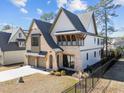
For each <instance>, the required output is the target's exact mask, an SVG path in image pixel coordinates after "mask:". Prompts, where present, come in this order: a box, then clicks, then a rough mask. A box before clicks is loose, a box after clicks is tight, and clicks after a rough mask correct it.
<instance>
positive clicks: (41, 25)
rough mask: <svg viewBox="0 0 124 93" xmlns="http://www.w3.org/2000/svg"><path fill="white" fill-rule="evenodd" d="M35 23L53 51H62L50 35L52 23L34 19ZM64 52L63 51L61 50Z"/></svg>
mask: <svg viewBox="0 0 124 93" xmlns="http://www.w3.org/2000/svg"><path fill="white" fill-rule="evenodd" d="M34 22H35V23H36V24H37V26H38V28H39V29H40V31H41V32H42V33H43V36H44V38H45V40H46V42H47V43H48V45H49V46H50V47H51V48H52V49H57V48H59V49H61V48H60V47H59V46H58V45H57V44H56V43H55V42H54V41H53V38H52V37H51V35H50V32H49V31H50V27H51V25H52V24H51V23H48V22H44V21H41V20H37V19H34ZM61 50H62V49H61Z"/></svg>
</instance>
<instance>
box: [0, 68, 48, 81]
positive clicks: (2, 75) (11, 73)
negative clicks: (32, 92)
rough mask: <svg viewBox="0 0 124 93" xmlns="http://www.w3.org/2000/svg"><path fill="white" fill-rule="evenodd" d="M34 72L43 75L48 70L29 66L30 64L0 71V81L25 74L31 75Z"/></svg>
mask: <svg viewBox="0 0 124 93" xmlns="http://www.w3.org/2000/svg"><path fill="white" fill-rule="evenodd" d="M35 73H41V74H45V75H48V74H49V73H48V72H46V71H43V70H38V69H35V68H31V67H30V66H24V67H20V68H16V69H11V70H7V71H2V72H0V82H4V81H7V80H12V79H15V78H19V77H23V76H27V75H32V74H35Z"/></svg>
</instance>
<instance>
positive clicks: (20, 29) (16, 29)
mask: <svg viewBox="0 0 124 93" xmlns="http://www.w3.org/2000/svg"><path fill="white" fill-rule="evenodd" d="M18 31H22V32H23V30H22V28H21V27H19V28H15V29H12V31H11V36H10V38H9V41H8V42H11V40H12V38H13V37H14V36H15V35H16V33H17V32H18ZM23 34H24V36H25V33H24V32H23ZM25 37H26V36H25Z"/></svg>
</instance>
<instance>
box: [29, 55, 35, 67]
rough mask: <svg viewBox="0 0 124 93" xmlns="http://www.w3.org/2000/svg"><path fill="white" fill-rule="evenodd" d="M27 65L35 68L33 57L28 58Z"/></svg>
mask: <svg viewBox="0 0 124 93" xmlns="http://www.w3.org/2000/svg"><path fill="white" fill-rule="evenodd" d="M28 65H30V66H35V57H29V59H28Z"/></svg>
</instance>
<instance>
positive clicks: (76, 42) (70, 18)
mask: <svg viewBox="0 0 124 93" xmlns="http://www.w3.org/2000/svg"><path fill="white" fill-rule="evenodd" d="M26 50H27V52H26V64H29V65H32V66H35V67H43V68H46V69H54V70H56V69H59V68H64V69H69V70H84V69H85V68H86V67H87V66H88V65H92V64H95V63H96V62H98V61H100V60H101V52H102V50H103V38H102V37H100V36H98V34H97V29H96V24H95V19H94V13H93V12H89V13H85V14H81V15H75V14H73V13H71V12H70V11H68V10H65V9H63V8H61V9H60V10H59V13H58V15H57V17H56V19H55V21H54V22H53V24H51V23H47V22H43V21H40V20H36V19H34V20H33V22H32V24H31V26H30V29H29V35H28V37H27V41H26Z"/></svg>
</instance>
